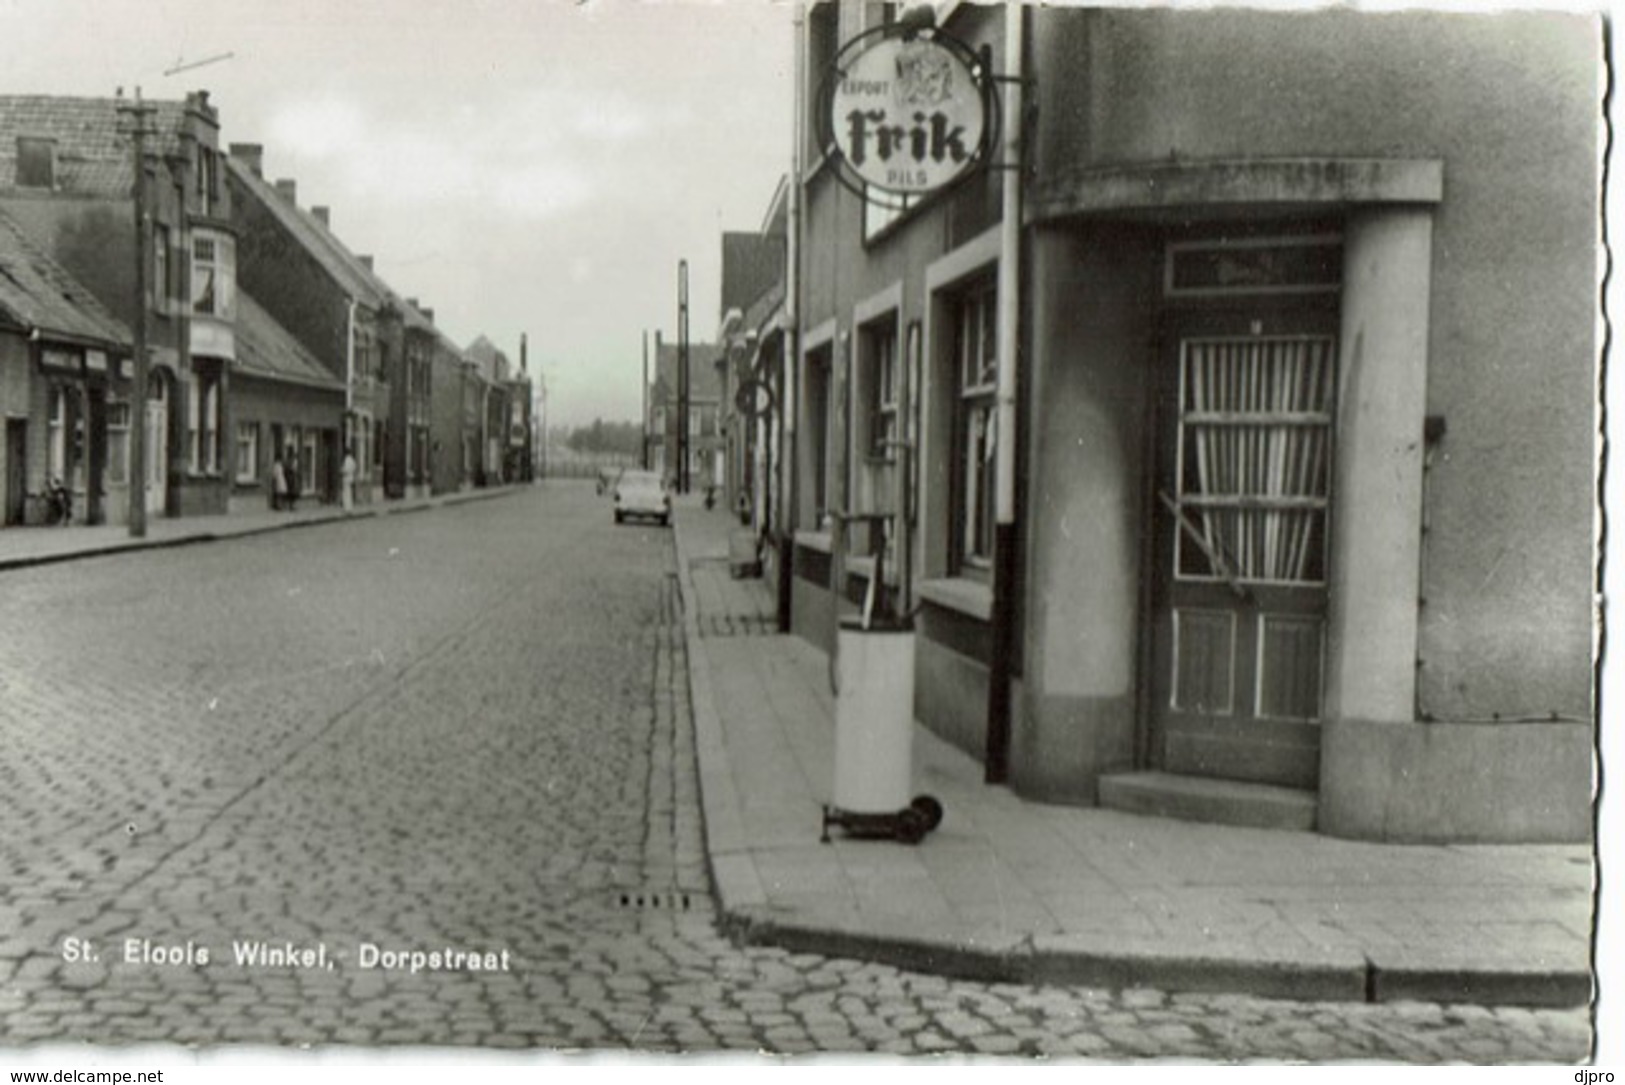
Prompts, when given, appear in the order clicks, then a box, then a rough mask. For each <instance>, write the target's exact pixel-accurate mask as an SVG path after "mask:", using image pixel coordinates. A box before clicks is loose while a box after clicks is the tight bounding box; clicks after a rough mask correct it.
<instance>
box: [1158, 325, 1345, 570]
mask: <svg viewBox="0 0 1625 1085" xmlns="http://www.w3.org/2000/svg"><path fill="white" fill-rule="evenodd" d="M1332 358H1333V347H1332V342H1331V340H1330V339H1325V338H1315V339H1284V338H1283V339H1247V340H1198V341H1192V342H1189V343H1187V344H1186V345H1185V358H1184V373H1183V374H1182V376H1183V384H1184V392H1183V406H1182V417H1181V424H1182V428H1183V431H1184V432H1183V434H1182V436H1181V441H1182V445H1183V450H1182V455H1183V457H1184V463H1183V465H1182V471H1181V482H1180V485H1181V490H1182V493H1181V505H1182V507H1184V508H1185V509H1186V510H1188V512H1189V513H1190V514H1191V516H1192V521H1193V522H1194V524H1195V525H1196V526H1197V527H1198V528H1199V531H1200V534H1201V535H1202V537H1203V539H1204V541H1205V544H1206V545H1205V546H1204V547H1203V548H1202V549H1204V550H1205V551H1206V554H1207V555H1217V556H1218V557H1219V558H1220V559H1221V560H1222V561H1223V563H1224V564H1225V565H1226V566H1228V569H1220V568H1213V567H1212V564H1211V562H1209V561H1205V560H1204V556H1202V555H1191V554H1189V551H1188V549H1186V548H1185V544H1186V542H1187V540H1181V546H1182V553H1181V564H1180V568H1181V571H1182V572H1186V573H1193V572H1196V571H1197V568H1196V566H1195V564H1193V559H1194V561H1195V562H1200V563H1201V564H1205V565H1207V569H1206V575H1219V576H1223V575H1226V573H1228V575H1230V576H1233V577H1234V578H1235V579H1237V580H1244V581H1256V582H1270V583H1308V582H1316V581H1319V580H1320V579H1322V576H1323V567H1324V561H1323V554H1322V549H1323V547H1324V545H1325V519H1326V508H1327V496H1328V492H1329V484H1330V478H1331V472H1330V459H1331V404H1332V392H1333V383H1332Z"/></svg>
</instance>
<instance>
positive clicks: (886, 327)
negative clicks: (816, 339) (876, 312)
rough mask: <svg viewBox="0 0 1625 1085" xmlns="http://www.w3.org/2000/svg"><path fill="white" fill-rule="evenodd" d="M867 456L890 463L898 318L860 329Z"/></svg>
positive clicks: (894, 425) (894, 420)
mask: <svg viewBox="0 0 1625 1085" xmlns="http://www.w3.org/2000/svg"><path fill="white" fill-rule="evenodd" d="M863 346H864V352H863V354H864V363H865V369H866V370H867V373H866V374H865V382H864V395H865V399H866V403H865V406H866V407H867V408H868V409H867V412H866V413H867V416H868V434H869V455H870V456H873V457H875V458H877V459H888V460H889V459H892V458H893V450H894V449H895V447H896V441H897V437H898V434H897V318H896V317H895V316H891V317H887V318H886V319H885V320H881V321H876V322H875V323H873V324H870V325H867V326H865V328H864V329H863Z"/></svg>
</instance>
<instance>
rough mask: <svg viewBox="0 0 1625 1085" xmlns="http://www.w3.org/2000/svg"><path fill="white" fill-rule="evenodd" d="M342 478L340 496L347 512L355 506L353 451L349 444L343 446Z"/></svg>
mask: <svg viewBox="0 0 1625 1085" xmlns="http://www.w3.org/2000/svg"><path fill="white" fill-rule="evenodd" d="M341 470H342V472H343V475H344V480H343V485H344V489H343V492H342V493H341V494H340V497H341V498H342V499H343V501H344V511H345V512H349V511H351V510H352V509H354V508H355V471H356V465H355V451H354V450H353V449H351V447H350V446H349V445H345V446H344V466H343V467H342V468H341Z"/></svg>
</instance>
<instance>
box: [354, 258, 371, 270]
mask: <svg viewBox="0 0 1625 1085" xmlns="http://www.w3.org/2000/svg"><path fill="white" fill-rule="evenodd" d="M356 259H357V260H360V261H361V266H362V267H364V268H366V269H367V270H368V271H371V270H372V257H371V256H358V257H356Z"/></svg>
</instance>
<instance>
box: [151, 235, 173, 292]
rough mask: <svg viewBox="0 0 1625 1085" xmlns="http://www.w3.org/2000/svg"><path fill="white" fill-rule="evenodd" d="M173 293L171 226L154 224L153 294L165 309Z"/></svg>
mask: <svg viewBox="0 0 1625 1085" xmlns="http://www.w3.org/2000/svg"><path fill="white" fill-rule="evenodd" d="M172 293H173V292H172V291H171V289H170V284H169V227H167V226H154V227H153V229H152V296H153V297H154V298H155V299H157V302H158V307H159V308H160V309H163V308H165V303H166V302H168V301H169V299H170V297H171V296H172Z"/></svg>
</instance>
